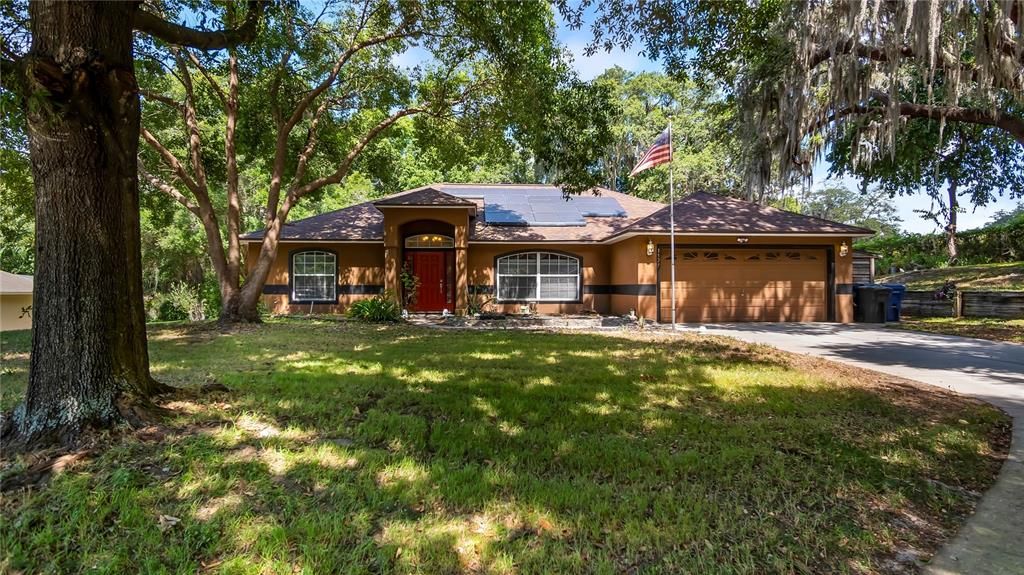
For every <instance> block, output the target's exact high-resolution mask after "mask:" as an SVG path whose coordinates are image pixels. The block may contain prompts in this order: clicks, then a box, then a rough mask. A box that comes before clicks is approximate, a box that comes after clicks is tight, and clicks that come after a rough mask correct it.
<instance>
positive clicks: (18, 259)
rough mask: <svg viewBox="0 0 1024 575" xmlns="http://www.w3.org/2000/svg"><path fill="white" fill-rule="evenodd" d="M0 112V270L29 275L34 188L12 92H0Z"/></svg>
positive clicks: (32, 252) (21, 120) (21, 122)
mask: <svg viewBox="0 0 1024 575" xmlns="http://www.w3.org/2000/svg"><path fill="white" fill-rule="evenodd" d="M0 109H2V110H3V114H2V116H3V119H2V120H0V175H2V177H0V269H2V270H4V271H7V272H11V273H17V274H29V275H31V274H32V272H33V263H34V261H35V241H34V238H35V189H34V188H33V187H32V170H31V166H30V165H29V158H28V150H27V145H28V140H27V137H26V135H25V119H24V115H23V111H22V109H21V106H20V105H19V102H18V101H17V98H16V96H15V95H14V94H13V93H12V92H9V91H6V90H3V91H0Z"/></svg>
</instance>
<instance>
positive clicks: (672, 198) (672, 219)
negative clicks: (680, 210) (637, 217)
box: [668, 120, 676, 331]
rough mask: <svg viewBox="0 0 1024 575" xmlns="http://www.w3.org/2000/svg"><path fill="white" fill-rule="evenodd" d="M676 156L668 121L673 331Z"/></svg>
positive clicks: (674, 326) (674, 320) (670, 123)
mask: <svg viewBox="0 0 1024 575" xmlns="http://www.w3.org/2000/svg"><path fill="white" fill-rule="evenodd" d="M675 161H676V155H675V154H674V153H673V150H672V120H669V121H668V219H669V227H668V229H669V232H668V234H669V236H668V237H669V241H668V243H669V251H670V253H671V255H670V256H669V258H670V260H671V262H672V331H675V330H676V192H675V182H674V181H673V178H672V167H673V166H674V165H675Z"/></svg>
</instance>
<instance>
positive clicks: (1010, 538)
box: [707, 324, 1024, 575]
mask: <svg viewBox="0 0 1024 575" xmlns="http://www.w3.org/2000/svg"><path fill="white" fill-rule="evenodd" d="M707 327H708V330H709V332H710V333H714V334H718V335H727V336H731V337H735V338H737V339H741V340H745V341H749V342H755V343H765V344H769V345H773V346H775V347H778V348H780V349H783V350H786V351H791V352H796V353H804V354H809V355H815V356H820V357H824V358H828V359H832V360H837V361H842V362H846V363H850V364H853V365H856V366H859V367H864V368H867V369H873V370H876V371H881V372H885V373H890V374H893V375H897V376H900V377H905V378H907V379H913V380H915V381H920V382H922V383H927V384H930V385H935V386H939V387H944V388H947V389H951V390H953V391H956V392H957V393H962V394H964V395H969V396H972V397H976V398H978V399H982V400H984V401H987V402H989V403H992V404H994V405H997V406H999V407H1000V408H1002V409H1003V410H1004V411H1006V412H1007V413H1008V414H1010V416H1011V417H1013V418H1014V425H1013V441H1012V443H1011V446H1010V454H1009V456H1008V457H1007V460H1006V463H1005V464H1004V465H1003V468H1002V470H1001V471H1000V474H999V477H998V478H997V479H996V483H995V485H994V486H993V487H992V489H990V490H989V491H988V492H987V493H986V494H985V496H984V497H983V498H982V500H981V502H980V503H979V504H978V507H977V509H976V510H975V513H974V515H972V516H971V517H970V518H969V519H968V521H967V523H966V524H965V525H964V526H963V528H961V530H960V532H959V533H958V534H957V536H956V537H955V538H954V539H953V540H952V541H950V542H949V543H948V544H947V545H946V546H945V547H943V548H942V549H941V550H940V551H939V553H938V554H937V555H936V556H935V558H934V559H933V560H932V561H931V562H930V563H929V564H928V566H927V567H926V568H925V572H926V573H932V574H936V575H946V574H952V573H963V574H978V575H983V574H1001V575H1002V574H1007V575H1009V574H1013V575H1021V574H1024V345H1019V344H1013V343H998V342H991V341H986V340H981V339H973V338H966V337H954V336H946V335H935V334H927V333H920V332H912V331H904V330H898V329H893V328H885V327H880V326H874V327H872V326H866V325H863V324H861V325H840V324H721V325H714V326H707Z"/></svg>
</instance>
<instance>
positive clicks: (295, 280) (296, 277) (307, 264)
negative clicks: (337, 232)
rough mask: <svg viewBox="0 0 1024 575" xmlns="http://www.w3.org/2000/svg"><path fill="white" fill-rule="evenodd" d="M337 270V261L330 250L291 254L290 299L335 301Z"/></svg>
mask: <svg viewBox="0 0 1024 575" xmlns="http://www.w3.org/2000/svg"><path fill="white" fill-rule="evenodd" d="M337 272H338V266H337V261H336V260H335V257H334V254H332V253H331V252H325V251H320V250H316V251H308V252H299V253H297V254H295V255H293V256H292V301H294V302H303V301H305V302H313V301H323V302H334V301H336V300H337V299H338V297H337V294H336V290H337V284H338V280H337Z"/></svg>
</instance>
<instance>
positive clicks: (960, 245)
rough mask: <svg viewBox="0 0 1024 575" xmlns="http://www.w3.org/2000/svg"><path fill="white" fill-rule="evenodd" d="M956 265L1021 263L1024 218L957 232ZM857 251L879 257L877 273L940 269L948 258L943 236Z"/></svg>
mask: <svg viewBox="0 0 1024 575" xmlns="http://www.w3.org/2000/svg"><path fill="white" fill-rule="evenodd" d="M956 237H957V251H958V257H957V260H958V263H959V265H974V264H989V263H998V262H1013V261H1020V260H1021V259H1024V218H1015V219H1013V220H1010V221H1008V222H1006V223H1002V224H992V225H988V226H985V227H983V228H978V229H976V230H968V231H966V232H959V233H957V235H956ZM855 247H856V248H858V249H864V250H868V251H870V252H873V253H876V254H878V255H879V256H880V257H879V261H878V262H877V263H876V266H877V269H878V270H879V272H880V273H882V274H886V273H888V272H889V267H890V266H896V267H899V268H904V269H913V268H915V267H921V268H938V267H943V266H944V265H945V264H946V261H947V259H948V257H949V255H948V253H947V252H946V236H945V235H944V234H900V235H895V236H882V237H878V238H872V239H869V240H866V241H862V242H857V244H856V245H855Z"/></svg>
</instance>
